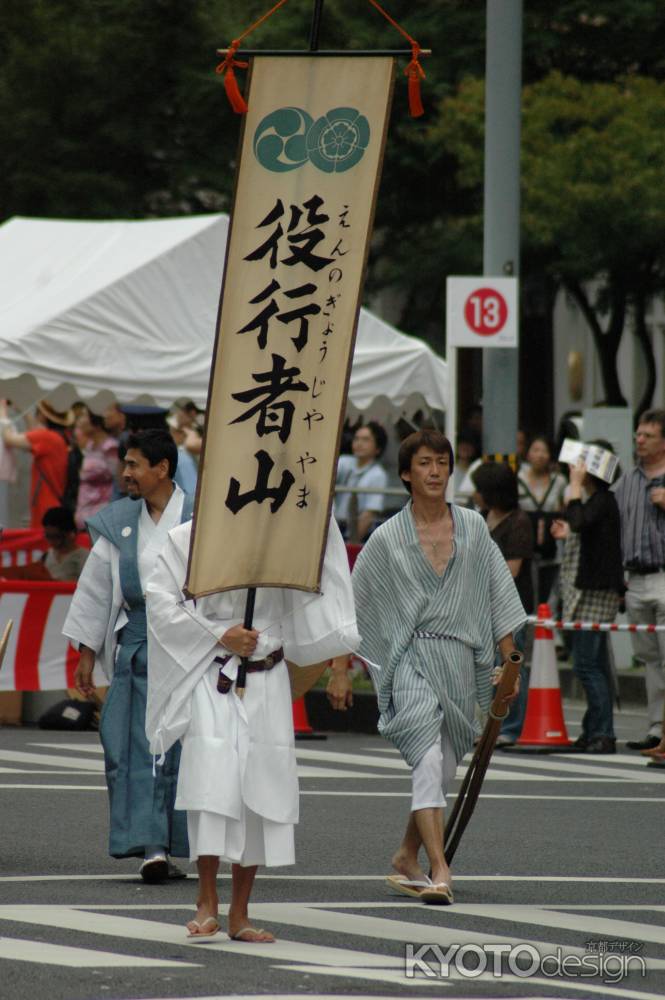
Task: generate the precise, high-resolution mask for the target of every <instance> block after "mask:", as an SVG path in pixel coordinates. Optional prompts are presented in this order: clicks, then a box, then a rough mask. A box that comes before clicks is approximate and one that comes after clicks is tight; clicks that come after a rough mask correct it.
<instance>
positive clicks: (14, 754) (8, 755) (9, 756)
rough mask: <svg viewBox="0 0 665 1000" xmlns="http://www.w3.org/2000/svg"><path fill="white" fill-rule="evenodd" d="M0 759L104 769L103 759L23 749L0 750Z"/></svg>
mask: <svg viewBox="0 0 665 1000" xmlns="http://www.w3.org/2000/svg"><path fill="white" fill-rule="evenodd" d="M0 760H4V761H15V762H16V763H17V764H40V765H41V766H42V767H43V766H44V765H45V764H53V766H54V767H69V768H72V769H73V770H74V771H97V772H98V773H99V772H100V771H103V770H104V761H103V760H87V759H86V758H84V757H82V758H75V757H60V756H58V755H55V754H44V753H26V752H25V751H24V750H0Z"/></svg>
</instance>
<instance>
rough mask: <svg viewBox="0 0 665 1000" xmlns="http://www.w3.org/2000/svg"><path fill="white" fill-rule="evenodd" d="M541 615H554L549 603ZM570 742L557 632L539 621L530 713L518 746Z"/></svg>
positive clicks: (557, 746) (557, 745) (555, 745)
mask: <svg viewBox="0 0 665 1000" xmlns="http://www.w3.org/2000/svg"><path fill="white" fill-rule="evenodd" d="M538 617H539V618H551V617H552V612H551V611H550V609H549V605H547V604H539V605H538ZM570 743H571V741H570V739H569V738H568V732H567V730H566V723H565V720H564V717H563V705H562V703H561V689H560V687H559V671H558V669H557V665H556V652H555V649H554V633H553V632H552V630H551V629H549V628H545V627H544V626H543V625H536V632H535V635H534V640H533V659H532V662H531V677H530V679H529V697H528V700H527V704H526V716H525V719H524V725H523V726H522V733H521V735H520V738H519V739H518V741H517V743H516V744H515V747H516V748H519V747H538V748H547V747H551V748H552V749H556V750H560V749H561V748H562V747H568V746H570Z"/></svg>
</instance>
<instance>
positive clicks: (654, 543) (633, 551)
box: [616, 466, 665, 567]
mask: <svg viewBox="0 0 665 1000" xmlns="http://www.w3.org/2000/svg"><path fill="white" fill-rule="evenodd" d="M654 486H665V476H656V478H655V479H648V478H647V477H646V475H645V474H644V472H643V470H642V469H641V468H640V467H639V466H636V467H635V468H634V469H630V470H629V471H628V472H624V474H623V476H622V477H621V479H620V480H619V482H618V483H617V486H616V499H617V503H618V505H619V514H620V515H621V551H622V554H623V564H624V566H630V565H631V564H633V565H638V566H643V567H644V566H665V511H664V510H662V509H661V508H660V507H657V506H656V504H654V503H651V500H650V499H649V491H650V490H651V489H652V488H653V487H654Z"/></svg>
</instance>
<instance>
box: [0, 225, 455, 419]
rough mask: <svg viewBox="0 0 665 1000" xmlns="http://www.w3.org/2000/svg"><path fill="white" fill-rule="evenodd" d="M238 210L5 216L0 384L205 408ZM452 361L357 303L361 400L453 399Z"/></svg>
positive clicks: (55, 398)
mask: <svg viewBox="0 0 665 1000" xmlns="http://www.w3.org/2000/svg"><path fill="white" fill-rule="evenodd" d="M228 226H229V220H228V216H226V215H221V214H220V215H200V216H193V217H188V218H178V219H160V220H156V221H147V222H78V221H61V220H51V219H25V218H14V219H10V220H9V221H8V222H6V223H5V224H4V225H2V226H0V394H1V395H3V396H8V397H9V398H11V399H12V400H13V401H14V403H15V405H17V406H19V407H20V408H21V409H25V408H27V407H29V406H30V405H31V404H32V403H34V402H36V401H37V400H38V399H42V398H45V397H48V399H49V400H50V401H51V402H52V403H53V405H55V406H56V407H60V408H65V407H66V406H68V405H69V404H70V403H71V402H73V401H74V400H75V399H82V400H85V401H86V402H88V403H89V404H90V405H91V407H92V408H93V409H96V410H100V409H102V408H103V407H104V406H106V405H107V404H108V403H109V402H110V401H111V400H112V399H117V400H118V401H119V402H121V403H133V402H146V403H148V402H154V403H157V404H158V405H160V406H170V405H171V404H172V402H173V400H175V399H177V398H179V397H187V398H190V399H193V400H194V402H195V403H196V404H197V405H199V406H201V407H203V406H205V402H206V396H207V391H208V379H209V375H210V362H211V357H212V348H213V343H214V336H215V327H216V315H217V306H218V300H219V290H220V283H221V274H222V269H223V266H224V254H225V249H226V240H227V234H228ZM447 396H448V374H447V366H446V363H445V362H444V361H443V360H442V359H441V358H440V357H438V356H437V355H436V354H435V353H434V352H433V351H432V350H431V349H430V348H429V347H428V346H427V345H426V344H425V343H424V342H423V341H421V340H418V339H417V338H415V337H408V336H406V335H405V334H402V333H400V332H399V331H398V330H395V329H394V328H393V327H391V326H389V325H388V324H387V323H384V322H383V321H382V320H380V319H378V317H376V316H374V315H373V314H372V313H370V312H368V311H367V310H365V309H363V310H361V314H360V321H359V324H358V336H357V341H356V349H355V354H354V359H353V367H352V373H351V384H350V390H349V400H350V404H351V409H352V410H356V411H359V412H363V413H367V411H368V410H369V409H372V408H373V409H374V410H375V411H376V410H377V409H378V410H381V409H386V410H388V409H390V410H391V411H392V412H393V413H394V412H395V410H397V411H403V412H410V411H411V412H412V411H413V410H414V409H416V408H417V407H418V406H422V404H423V402H425V404H426V405H427V406H428V407H429V408H431V409H438V410H445V409H446V400H447Z"/></svg>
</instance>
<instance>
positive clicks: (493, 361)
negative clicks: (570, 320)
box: [483, 0, 522, 454]
mask: <svg viewBox="0 0 665 1000" xmlns="http://www.w3.org/2000/svg"><path fill="white" fill-rule="evenodd" d="M486 46H487V47H486V62H485V199H484V229H483V274H485V275H488V276H491V277H495V278H496V277H512V276H517V275H518V274H519V257H520V108H521V91H522V0H487V43H486ZM518 362H519V356H518V349H517V348H489V349H485V350H483V449H484V451H485V453H486V454H488V453H489V454H492V453H497V452H498V453H504V454H505V453H511V452H514V451H515V441H516V438H517V415H518V402H519V385H518V381H519V377H518V376H519V366H518Z"/></svg>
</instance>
